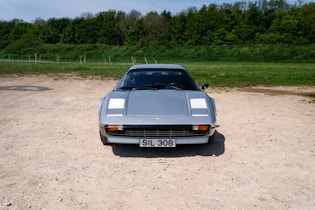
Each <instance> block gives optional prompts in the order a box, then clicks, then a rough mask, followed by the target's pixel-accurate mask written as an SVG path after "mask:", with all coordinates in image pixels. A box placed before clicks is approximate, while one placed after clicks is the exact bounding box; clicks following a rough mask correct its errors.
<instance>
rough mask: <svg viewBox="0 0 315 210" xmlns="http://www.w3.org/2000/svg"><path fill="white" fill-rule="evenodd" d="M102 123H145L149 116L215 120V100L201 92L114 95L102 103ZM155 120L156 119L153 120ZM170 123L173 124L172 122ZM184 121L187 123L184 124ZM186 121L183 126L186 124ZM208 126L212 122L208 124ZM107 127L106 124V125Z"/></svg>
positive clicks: (139, 92)
mask: <svg viewBox="0 0 315 210" xmlns="http://www.w3.org/2000/svg"><path fill="white" fill-rule="evenodd" d="M101 104H102V105H101V107H100V110H101V111H100V112H101V113H100V115H101V116H100V118H101V119H100V120H101V121H103V122H104V121H107V120H109V119H110V120H109V121H115V122H117V121H124V122H126V119H127V121H130V122H131V121H135V120H136V121H137V122H140V121H138V118H139V116H142V117H143V118H142V120H141V123H142V122H143V123H145V122H144V121H145V119H146V117H148V116H155V117H161V116H164V118H165V116H167V118H168V119H169V120H171V119H174V121H177V122H178V119H183V118H192V117H193V118H196V117H199V118H200V117H202V118H212V120H210V121H214V118H215V117H214V116H213V115H214V114H213V113H214V112H215V105H214V101H213V99H212V98H210V97H209V96H208V95H207V94H206V93H204V92H202V91H183V90H137V91H114V92H112V93H110V94H109V95H107V96H106V97H105V98H104V99H103V100H102V101H101ZM105 118H106V120H105ZM154 119H155V118H154ZM169 120H168V122H169V123H171V121H172V120H171V121H169ZM184 121H185V120H184ZM184 121H183V122H184ZM207 121H208V122H209V119H208V120H207ZM104 123H105V122H104Z"/></svg>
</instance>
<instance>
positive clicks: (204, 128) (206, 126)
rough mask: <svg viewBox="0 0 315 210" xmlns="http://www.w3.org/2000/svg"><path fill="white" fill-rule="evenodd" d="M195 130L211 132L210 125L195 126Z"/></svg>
mask: <svg viewBox="0 0 315 210" xmlns="http://www.w3.org/2000/svg"><path fill="white" fill-rule="evenodd" d="M193 130H195V131H207V130H209V125H193Z"/></svg>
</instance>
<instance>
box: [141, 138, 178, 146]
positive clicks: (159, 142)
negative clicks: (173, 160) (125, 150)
mask: <svg viewBox="0 0 315 210" xmlns="http://www.w3.org/2000/svg"><path fill="white" fill-rule="evenodd" d="M140 147H176V141H175V139H140Z"/></svg>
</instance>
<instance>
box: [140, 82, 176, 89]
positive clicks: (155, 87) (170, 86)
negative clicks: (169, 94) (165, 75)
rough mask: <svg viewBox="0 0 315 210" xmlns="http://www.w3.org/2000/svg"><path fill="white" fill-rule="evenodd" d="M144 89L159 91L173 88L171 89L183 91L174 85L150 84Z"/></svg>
mask: <svg viewBox="0 0 315 210" xmlns="http://www.w3.org/2000/svg"><path fill="white" fill-rule="evenodd" d="M144 87H146V88H152V89H155V90H158V89H166V88H171V89H175V90H182V89H181V88H179V87H176V86H174V85H170V84H163V83H153V84H148V85H145V86H144Z"/></svg>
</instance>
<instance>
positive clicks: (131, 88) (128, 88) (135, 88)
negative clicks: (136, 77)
mask: <svg viewBox="0 0 315 210" xmlns="http://www.w3.org/2000/svg"><path fill="white" fill-rule="evenodd" d="M118 89H120V90H139V89H140V88H139V87H135V86H123V87H120V88H118Z"/></svg>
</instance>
